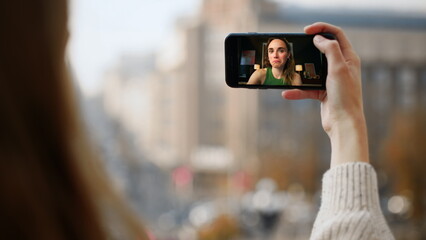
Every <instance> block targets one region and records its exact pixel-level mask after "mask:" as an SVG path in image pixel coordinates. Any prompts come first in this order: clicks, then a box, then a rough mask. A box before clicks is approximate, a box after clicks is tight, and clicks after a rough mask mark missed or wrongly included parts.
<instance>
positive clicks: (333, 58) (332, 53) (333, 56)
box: [314, 35, 344, 69]
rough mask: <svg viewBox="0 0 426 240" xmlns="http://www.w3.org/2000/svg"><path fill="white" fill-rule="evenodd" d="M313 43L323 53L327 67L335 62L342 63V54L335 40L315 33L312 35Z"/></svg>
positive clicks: (335, 63) (334, 64)
mask: <svg viewBox="0 0 426 240" xmlns="http://www.w3.org/2000/svg"><path fill="white" fill-rule="evenodd" d="M314 45H315V46H316V47H317V48H318V49H319V50H320V51H321V52H322V53H324V54H325V56H326V58H327V61H328V67H329V69H330V68H331V67H333V66H336V65H337V64H342V63H344V58H343V54H342V51H341V50H340V46H339V42H337V40H331V39H327V38H325V37H323V36H321V35H316V36H315V37H314Z"/></svg>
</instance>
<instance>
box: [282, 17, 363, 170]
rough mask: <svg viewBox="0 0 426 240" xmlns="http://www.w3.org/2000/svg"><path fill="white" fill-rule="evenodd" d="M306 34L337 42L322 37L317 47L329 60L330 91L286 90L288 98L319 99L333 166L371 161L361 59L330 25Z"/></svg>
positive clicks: (309, 29) (311, 28)
mask: <svg viewBox="0 0 426 240" xmlns="http://www.w3.org/2000/svg"><path fill="white" fill-rule="evenodd" d="M305 32H306V33H307V34H316V33H320V32H328V33H332V34H334V35H335V36H336V40H330V39H326V38H324V37H322V36H320V35H316V36H315V37H314V44H315V46H316V47H317V48H318V49H319V50H320V51H321V52H323V53H324V54H325V55H326V57H327V61H328V76H327V80H326V88H327V90H300V89H292V90H286V91H283V93H282V96H283V98H285V99H291V100H297V99H317V100H320V101H321V121H322V126H323V128H324V130H325V131H326V133H327V134H328V136H329V137H330V140H331V144H332V159H331V165H332V166H333V165H335V164H338V163H342V162H348V161H367V162H368V143H367V129H366V124H365V117H364V110H363V103H362V86H361V70H360V59H359V57H358V56H357V55H356V53H355V52H354V50H353V49H352V46H351V44H350V42H349V40H348V39H347V37H346V36H345V34H344V33H343V31H342V30H341V29H340V28H338V27H336V26H333V25H330V24H327V23H314V24H312V25H309V26H306V27H305Z"/></svg>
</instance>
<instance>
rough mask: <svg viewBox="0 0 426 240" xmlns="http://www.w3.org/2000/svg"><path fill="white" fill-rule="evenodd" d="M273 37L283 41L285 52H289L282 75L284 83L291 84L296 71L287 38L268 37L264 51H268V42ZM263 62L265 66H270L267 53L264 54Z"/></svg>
mask: <svg viewBox="0 0 426 240" xmlns="http://www.w3.org/2000/svg"><path fill="white" fill-rule="evenodd" d="M275 39H278V40H281V41H283V42H284V44H285V45H286V47H287V52H288V53H289V54H290V56H289V58H288V59H287V61H286V63H285V65H284V69H283V74H282V77H283V80H284V83H286V84H290V85H292V84H293V79H294V74H295V73H296V71H295V69H294V68H295V61H294V57H293V54H292V51H291V45H290V43H289V42H288V41H287V39H285V38H269V39H268V42H267V44H266V46H265V47H266V49H265V52H266V53H267V52H268V47H269V44H270V43H271V42H272V41H273V40H275ZM263 63H264V66H266V67H267V68H268V67H272V65H271V63H270V62H269V58H268V55H267V54H266V55H265V58H264V61H263Z"/></svg>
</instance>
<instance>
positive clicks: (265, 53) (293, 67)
mask: <svg viewBox="0 0 426 240" xmlns="http://www.w3.org/2000/svg"><path fill="white" fill-rule="evenodd" d="M325 35H327V34H325ZM313 37H314V35H307V34H301V33H231V34H229V35H228V36H227V38H226V39H225V65H226V66H225V69H226V83H227V84H228V86H230V87H237V88H238V87H240V88H300V89H325V80H326V77H327V59H326V58H325V55H324V54H322V53H321V52H320V51H319V50H318V49H317V48H316V47H315V45H314V44H313ZM326 37H328V38H333V36H326Z"/></svg>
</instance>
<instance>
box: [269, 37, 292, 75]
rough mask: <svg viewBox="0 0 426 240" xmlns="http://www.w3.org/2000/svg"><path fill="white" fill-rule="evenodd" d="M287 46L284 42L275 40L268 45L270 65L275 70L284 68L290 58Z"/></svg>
mask: <svg viewBox="0 0 426 240" xmlns="http://www.w3.org/2000/svg"><path fill="white" fill-rule="evenodd" d="M289 56H290V55H289V53H288V49H287V45H286V44H285V42H284V41H283V40H280V39H274V40H272V41H271V42H270V43H269V45H268V58H269V63H270V64H271V66H272V67H274V68H280V67H282V66H284V64H285V63H286V62H287V59H288V57H289Z"/></svg>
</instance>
